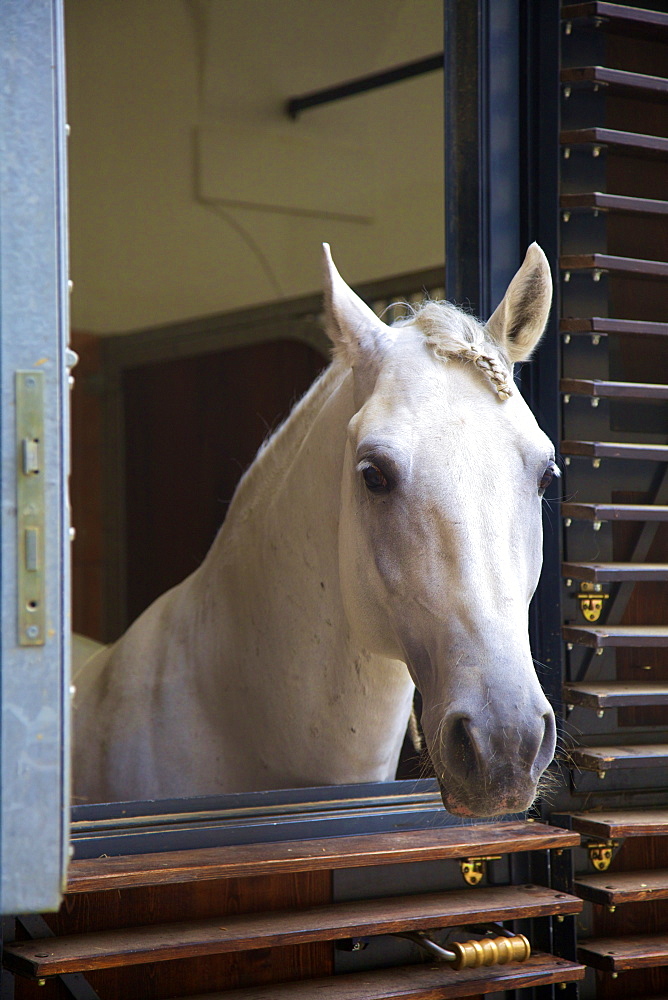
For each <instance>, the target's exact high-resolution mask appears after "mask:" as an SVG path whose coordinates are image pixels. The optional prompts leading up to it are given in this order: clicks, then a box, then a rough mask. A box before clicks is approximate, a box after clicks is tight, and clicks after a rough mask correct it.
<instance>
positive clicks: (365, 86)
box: [285, 52, 443, 119]
mask: <svg viewBox="0 0 668 1000" xmlns="http://www.w3.org/2000/svg"><path fill="white" fill-rule="evenodd" d="M437 69H443V53H442V52H437V53H436V54H435V55H433V56H427V57H426V58H425V59H416V60H415V61H414V62H408V63H402V64H401V65H400V66H395V67H394V68H393V69H386V70H381V71H380V72H378V73H369V75H368V76H360V77H358V78H357V79H355V80H349V81H348V82H347V83H339V84H336V85H335V86H333V87H324V88H323V89H322V90H313V91H311V93H309V94H302V95H301V96H300V97H291V98H290V99H289V100H288V101H287V102H286V105H285V110H286V112H287V114H288V115H289V116H290V118H292V119H295V118H297V116H298V115H299V114H301V112H302V111H306V110H307V109H308V108H315V107H318V106H319V105H321V104H331V103H332V102H333V101H341V100H343V98H345V97H353V96H354V95H355V94H364V93H366V92H367V91H369V90H378V88H379V87H387V86H389V85H390V84H391V83H400V82H401V81H402V80H410V79H411V78H412V77H415V76H423V75H424V74H425V73H433V72H434V71H435V70H437Z"/></svg>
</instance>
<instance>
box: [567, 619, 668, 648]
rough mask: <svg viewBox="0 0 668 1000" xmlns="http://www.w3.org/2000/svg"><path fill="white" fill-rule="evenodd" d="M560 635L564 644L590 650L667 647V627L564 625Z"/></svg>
mask: <svg viewBox="0 0 668 1000" xmlns="http://www.w3.org/2000/svg"><path fill="white" fill-rule="evenodd" d="M561 634H562V636H563V638H564V640H565V641H566V642H577V643H578V644H579V645H581V646H589V647H590V649H602V648H604V647H606V646H631V647H633V646H635V647H638V648H642V647H645V648H646V647H658V646H668V625H564V626H563V628H562V630H561Z"/></svg>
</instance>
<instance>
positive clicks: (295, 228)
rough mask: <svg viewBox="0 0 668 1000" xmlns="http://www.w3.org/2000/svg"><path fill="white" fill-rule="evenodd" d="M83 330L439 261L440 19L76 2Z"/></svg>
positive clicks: (225, 307)
mask: <svg viewBox="0 0 668 1000" xmlns="http://www.w3.org/2000/svg"><path fill="white" fill-rule="evenodd" d="M66 16H67V22H66V29H67V33H66V40H67V59H68V103H69V121H70V124H71V129H72V132H71V138H70V210H71V262H72V278H73V281H74V294H73V299H72V318H73V326H74V328H75V329H79V330H86V331H90V332H96V333H111V332H114V333H115V332H123V331H131V330H136V329H141V328H143V327H147V326H154V325H156V324H160V323H170V322H174V321H178V320H182V319H188V318H191V317H195V316H203V315H207V314H211V313H216V312H223V311H229V310H234V309H238V308H242V307H244V306H248V305H253V304H257V303H260V302H269V301H273V300H276V299H280V298H292V297H293V296H297V295H301V294H306V293H309V292H313V291H317V290H319V288H320V243H321V242H322V241H323V240H326V241H328V242H330V243H331V244H332V247H333V250H334V254H335V257H336V260H337V263H338V265H339V268H340V269H341V271H342V272H343V274H344V275H345V277H346V278H347V279H348V280H349V281H351V282H353V283H354V282H362V281H366V280H371V279H374V278H379V277H386V276H388V275H393V274H400V273H403V272H407V271H412V270H417V269H420V268H425V267H431V266H434V265H439V264H441V263H442V262H443V257H444V250H443V228H444V223H443V156H442V143H443V126H442V117H443V115H442V110H443V96H442V87H443V75H442V73H440V72H435V73H431V74H429V75H427V76H424V77H421V78H417V79H415V80H412V81H407V82H403V83H399V84H396V85H394V86H391V87H387V88H385V89H383V90H380V91H375V92H372V93H369V94H365V95H360V96H357V97H353V98H348V99H346V100H344V101H341V102H339V103H337V104H334V105H330V106H326V107H322V108H319V109H314V110H311V111H307V112H304V114H303V115H302V116H301V117H300V118H299V119H298V120H297V121H296V122H292V121H290V120H289V119H288V118H287V117H286V115H285V113H284V110H283V105H284V102H285V100H286V99H287V98H288V97H290V96H293V95H295V94H300V93H304V92H307V91H310V90H315V89H319V88H321V87H323V86H329V85H332V84H336V83H339V82H342V81H346V80H348V79H351V78H354V77H357V76H361V75H364V74H366V73H369V72H373V71H375V70H379V69H385V68H389V67H392V66H395V65H397V64H399V63H402V62H407V61H411V60H413V59H418V58H422V57H424V56H427V55H431V54H433V53H435V52H438V51H440V50H441V49H442V42H443V39H442V2H441V0H66Z"/></svg>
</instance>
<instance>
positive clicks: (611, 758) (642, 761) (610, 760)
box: [569, 743, 668, 773]
mask: <svg viewBox="0 0 668 1000" xmlns="http://www.w3.org/2000/svg"><path fill="white" fill-rule="evenodd" d="M569 756H570V759H571V761H572V763H573V764H574V765H575V766H576V767H579V768H581V769H582V770H583V771H598V772H599V773H602V772H605V771H618V770H620V768H624V769H626V768H629V767H665V765H666V764H668V744H667V743H641V744H637V745H627V746H605V747H576V748H575V749H574V750H571V751H570V755H569Z"/></svg>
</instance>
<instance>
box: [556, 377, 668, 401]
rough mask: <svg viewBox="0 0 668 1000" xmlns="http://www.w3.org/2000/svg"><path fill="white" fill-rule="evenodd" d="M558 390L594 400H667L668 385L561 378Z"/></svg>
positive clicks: (661, 383)
mask: <svg viewBox="0 0 668 1000" xmlns="http://www.w3.org/2000/svg"><path fill="white" fill-rule="evenodd" d="M559 388H560V390H561V391H562V392H563V393H566V394H567V395H574V396H578V395H579V396H591V397H592V398H594V399H668V385H666V384H665V383H663V382H608V381H606V380H605V379H599V378H562V379H560V381H559Z"/></svg>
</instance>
